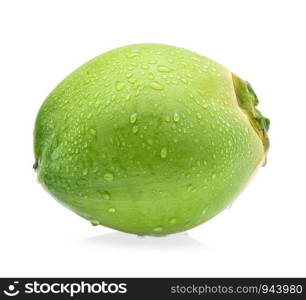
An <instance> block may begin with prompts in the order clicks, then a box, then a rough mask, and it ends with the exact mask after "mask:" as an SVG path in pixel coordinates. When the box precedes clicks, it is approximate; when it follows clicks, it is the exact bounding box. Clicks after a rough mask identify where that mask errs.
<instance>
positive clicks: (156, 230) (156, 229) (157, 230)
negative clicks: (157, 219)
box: [153, 227, 163, 233]
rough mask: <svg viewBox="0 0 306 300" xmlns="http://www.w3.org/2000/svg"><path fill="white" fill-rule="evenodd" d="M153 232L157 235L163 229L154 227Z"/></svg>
mask: <svg viewBox="0 0 306 300" xmlns="http://www.w3.org/2000/svg"><path fill="white" fill-rule="evenodd" d="M153 230H154V232H156V233H159V232H162V231H163V228H162V227H155V228H154V229H153Z"/></svg>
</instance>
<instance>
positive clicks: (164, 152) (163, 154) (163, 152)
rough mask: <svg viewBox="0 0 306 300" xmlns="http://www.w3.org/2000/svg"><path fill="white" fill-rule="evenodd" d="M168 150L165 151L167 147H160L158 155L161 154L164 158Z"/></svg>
mask: <svg viewBox="0 0 306 300" xmlns="http://www.w3.org/2000/svg"><path fill="white" fill-rule="evenodd" d="M167 152H168V151H167V148H165V147H164V148H162V149H161V151H160V156H161V158H166V157H167V154H168V153H167Z"/></svg>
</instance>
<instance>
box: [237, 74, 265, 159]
mask: <svg viewBox="0 0 306 300" xmlns="http://www.w3.org/2000/svg"><path fill="white" fill-rule="evenodd" d="M232 78H233V83H234V88H235V93H236V97H237V101H238V104H239V106H240V108H241V109H242V110H243V112H244V113H245V114H246V115H247V116H248V118H249V120H250V123H251V124H252V126H253V128H254V129H255V131H256V133H257V134H258V136H259V138H260V139H261V141H262V143H263V146H264V150H265V152H266V154H267V152H268V149H269V144H270V143H269V138H268V130H269V126H270V120H269V119H268V118H266V117H264V116H263V115H262V113H261V112H260V111H259V110H258V109H257V108H256V106H257V105H258V104H259V100H258V98H257V96H256V94H255V92H254V90H253V88H252V86H251V85H250V84H249V83H248V82H247V81H244V80H242V79H241V78H239V77H238V76H236V75H235V74H232Z"/></svg>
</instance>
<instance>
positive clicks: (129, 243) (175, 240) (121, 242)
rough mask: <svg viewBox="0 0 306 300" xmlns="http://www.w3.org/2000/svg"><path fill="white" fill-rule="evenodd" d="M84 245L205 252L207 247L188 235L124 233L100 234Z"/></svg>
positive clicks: (89, 239) (86, 240)
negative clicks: (192, 249)
mask: <svg viewBox="0 0 306 300" xmlns="http://www.w3.org/2000/svg"><path fill="white" fill-rule="evenodd" d="M83 243H85V244H87V245H94V246H100V247H103V246H107V247H120V248H121V247H122V248H137V249H150V250H152V249H159V250H174V249H175V250H186V249H188V250H189V249H191V248H194V249H197V250H205V249H207V247H206V246H205V245H203V244H202V243H201V242H199V241H198V240H196V239H194V238H192V237H190V236H189V235H188V233H186V232H185V233H177V234H171V235H167V236H162V237H153V236H137V235H132V234H127V233H122V232H111V233H105V234H100V235H98V236H94V237H91V238H88V239H85V240H83Z"/></svg>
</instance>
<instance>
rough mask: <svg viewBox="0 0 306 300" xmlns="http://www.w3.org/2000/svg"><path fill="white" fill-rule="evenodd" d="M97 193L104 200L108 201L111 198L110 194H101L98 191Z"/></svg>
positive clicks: (105, 192) (104, 192)
mask: <svg viewBox="0 0 306 300" xmlns="http://www.w3.org/2000/svg"><path fill="white" fill-rule="evenodd" d="M98 193H99V194H100V195H101V196H102V198H103V199H104V200H110V198H111V195H110V193H109V192H107V191H103V192H100V191H98Z"/></svg>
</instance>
